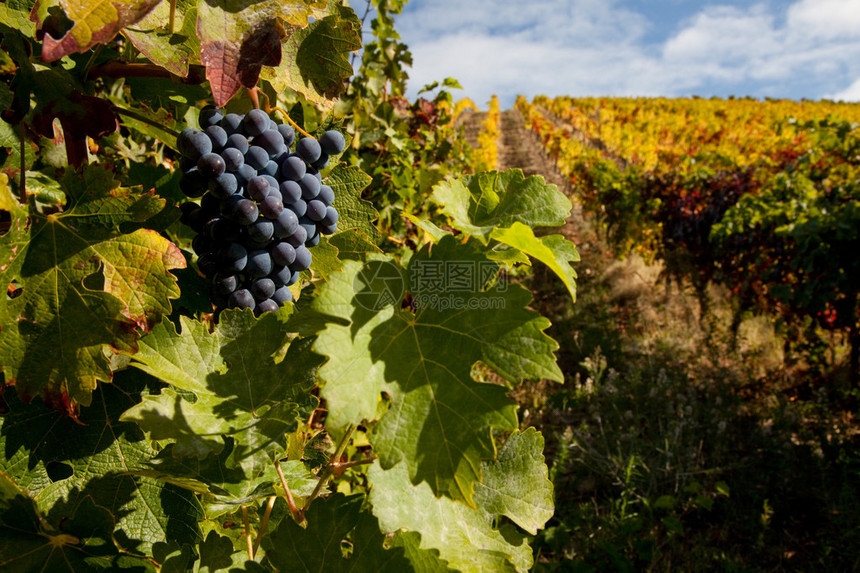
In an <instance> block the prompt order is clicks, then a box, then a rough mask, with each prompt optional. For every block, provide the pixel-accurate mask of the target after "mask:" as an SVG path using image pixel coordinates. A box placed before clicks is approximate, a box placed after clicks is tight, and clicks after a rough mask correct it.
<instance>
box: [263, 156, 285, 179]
mask: <svg viewBox="0 0 860 573" xmlns="http://www.w3.org/2000/svg"><path fill="white" fill-rule="evenodd" d="M280 169H281V166H280V165H279V164H278V162H277V161H275V160H274V159H270V160H269V162H268V163H266V166H265V167H263V168H262V169H260V171H259V172H260V175H270V176H272V177H274V176H276V175H277V174H278V172H279V171H280Z"/></svg>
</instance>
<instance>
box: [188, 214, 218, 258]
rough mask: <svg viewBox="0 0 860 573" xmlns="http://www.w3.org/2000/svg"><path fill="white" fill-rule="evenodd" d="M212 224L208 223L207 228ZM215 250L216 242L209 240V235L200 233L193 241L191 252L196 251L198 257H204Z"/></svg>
mask: <svg viewBox="0 0 860 573" xmlns="http://www.w3.org/2000/svg"><path fill="white" fill-rule="evenodd" d="M210 224H212V221H209V222H208V223H206V226H207V227H208V226H209V225H210ZM214 248H215V243H214V241H212V239H210V238H209V235H207V234H205V233H198V234H197V235H195V236H194V238H193V239H192V240H191V250H192V251H194V254H196V255H197V256H198V257H200V256H203V255H205V254H206V253H211V252H212V250H213V249H214Z"/></svg>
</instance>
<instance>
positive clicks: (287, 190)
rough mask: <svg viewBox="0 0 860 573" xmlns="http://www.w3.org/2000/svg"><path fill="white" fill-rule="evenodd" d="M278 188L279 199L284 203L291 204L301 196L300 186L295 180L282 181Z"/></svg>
mask: <svg viewBox="0 0 860 573" xmlns="http://www.w3.org/2000/svg"><path fill="white" fill-rule="evenodd" d="M278 190H279V191H280V192H281V199H282V200H283V202H284V205H292V204H293V203H295V202H296V201H298V200H299V199H301V198H302V188H301V187H300V186H299V184H298V183H296V182H295V181H283V182H282V183H281V184H280V185H279V186H278Z"/></svg>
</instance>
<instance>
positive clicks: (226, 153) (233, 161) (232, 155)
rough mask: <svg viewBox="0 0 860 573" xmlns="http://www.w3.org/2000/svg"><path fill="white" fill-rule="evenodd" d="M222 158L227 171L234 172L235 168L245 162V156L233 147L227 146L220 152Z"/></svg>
mask: <svg viewBox="0 0 860 573" xmlns="http://www.w3.org/2000/svg"><path fill="white" fill-rule="evenodd" d="M221 159H223V160H224V169H225V170H226V171H227V173H235V172H236V170H237V169H239V168H240V167H242V165H244V164H245V156H244V155H243V154H242V152H241V151H239V150H238V149H236V148H235V147H228V148H226V149H225V150H223V151H222V152H221Z"/></svg>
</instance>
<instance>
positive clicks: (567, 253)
mask: <svg viewBox="0 0 860 573" xmlns="http://www.w3.org/2000/svg"><path fill="white" fill-rule="evenodd" d="M490 238H491V239H494V240H496V241H498V242H500V243H502V244H505V245H508V246H510V247H513V250H515V251H519V252H521V253H525V254H527V255H529V256H532V257H534V258H536V259H537V260H539V261H540V262H542V263H544V264H545V265H546V266H548V267H549V268H550V270H552V272H554V273H555V274H556V275H557V276H558V277H559V278H560V279H561V280H562V282H564V286H565V287H567V292H568V293H570V298H571V299H573V300H574V301H576V271H575V270H573V267H572V266H571V263H575V262H579V253H578V252H577V250H576V247H575V246H574V245H573V243H571V242H570V241H568V240H567V239H565V238H564V236H563V235H548V236H545V237H540V238H538V237H536V236H535V233H534V231H533V230H532V229H531V227H527V226H526V225H523V224H522V223H520V222H519V221H515V222H514V224H513V225H511V226H510V227H508V228H507V229H495V230H494V231H493V232H492V233H490ZM492 258H495V257H492Z"/></svg>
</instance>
